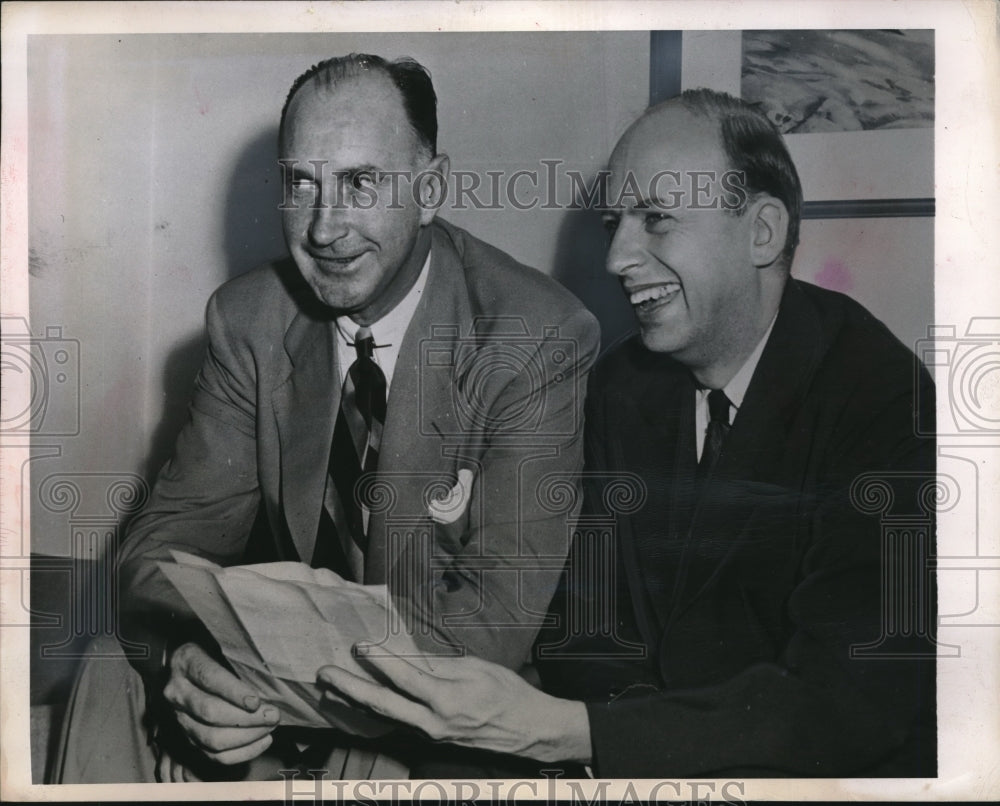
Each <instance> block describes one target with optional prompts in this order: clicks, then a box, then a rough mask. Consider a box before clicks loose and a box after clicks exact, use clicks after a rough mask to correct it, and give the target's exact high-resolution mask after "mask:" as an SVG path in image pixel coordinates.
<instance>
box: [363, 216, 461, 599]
mask: <svg viewBox="0 0 1000 806" xmlns="http://www.w3.org/2000/svg"><path fill="white" fill-rule="evenodd" d="M463 277H464V273H463V271H462V266H461V263H460V261H459V258H458V255H457V254H456V252H455V249H454V247H453V246H452V245H451V244H450V242H449V241H448V239H447V237H446V236H445V235H444V233H443V231H442V230H441V228H439V227H434V228H433V229H432V245H431V265H430V268H429V270H428V276H427V283H426V285H425V286H424V292H423V294H422V295H421V299H420V303H419V304H418V306H417V309H416V311H414V313H413V318H412V319H411V320H410V324H409V326H408V327H407V329H406V334H405V336H404V337H403V342H402V344H401V345H400V349H399V356H398V358H397V359H396V367H395V370H394V371H393V377H392V387H391V388H390V390H389V401H388V408H387V416H386V424H385V431H384V432H383V435H382V445H381V449H380V451H379V466H378V476H379V477H380V478H382V479H383V480H385V481H386V482H387V483H388V484H390V485H391V486H392V489H393V492H394V494H395V504H394V505H393V507H392V510H391V511H390V512H386V511H385V510H379V511H375V512H373V513H372V516H371V522H370V524H369V529H368V532H369V536H370V539H369V544H368V552H367V554H366V556H365V582H366V583H367V584H381V583H383V582H385V581H386V573H387V571H388V569H390V568H391V567H392V566H393V565H394V564H395V562H396V561H397V560H398V559H399V555H398V553H396V552H394V553H393V554H392V556H390V555H389V553H388V551H389V550H388V547H387V546H386V537H387V534H388V533H387V530H386V516H387V515H393V514H394V515H396V516H403V517H407V518H424V517H426V516H427V512H426V505H425V502H424V500H423V498H424V496H423V491H424V489H425V488H426V486H427V484H428V482H429V481H431V480H432V479H431V478H429V474H430V476H433V477H436V478H439V479H444V478H445V477H446V476H447V475H448V473H449V472H450V471H451V470H453V468H452V467H451V464H452V463H453V461H454V460H452V459H449V458H447V457H445V456H444V454H443V452H442V450H441V447H442V444H443V441H444V440H443V435H444V434H453V433H455V431H456V425H455V423H454V422H453V419H454V402H453V400H452V396H453V379H454V369H455V368H454V366H451V367H450V368H449V367H442V366H435V367H432V368H430V369H429V370H428V369H427V368H425V367H423V365H422V362H423V361H424V358H423V356H424V355H425V354H428V350H431V351H433V352H434V353H436V354H438V355H441V354H444V353H445V352H448V351H452V354H454V347H455V344H456V342H457V341H458V340H459V339H461V338H462V337H467V336H468V335H469V332H470V329H471V324H472V312H471V306H470V303H469V298H468V292H467V290H466V288H465V283H464V282H463V280H462V278H463ZM396 548H397V550H398V549H399V548H401V547H399V546H397V547H396Z"/></svg>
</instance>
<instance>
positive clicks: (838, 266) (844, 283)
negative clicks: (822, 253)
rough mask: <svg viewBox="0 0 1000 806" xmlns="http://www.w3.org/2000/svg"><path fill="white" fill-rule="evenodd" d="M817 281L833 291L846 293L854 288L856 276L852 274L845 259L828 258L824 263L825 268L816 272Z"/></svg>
mask: <svg viewBox="0 0 1000 806" xmlns="http://www.w3.org/2000/svg"><path fill="white" fill-rule="evenodd" d="M816 283H817V285H821V286H823V288H829V289H830V290H831V291H840V292H841V293H843V294H846V293H847V292H849V291H850V290H851V289H852V288H854V277H853V276H851V269H850V267H849V266H848V265H847V264H846V263H844V261H842V260H839V259H837V258H828V259H827V260H826V261H825V262H824V263H823V268H822V269H820V270H819V272H817V274H816Z"/></svg>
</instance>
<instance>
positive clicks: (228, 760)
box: [205, 734, 273, 765]
mask: <svg viewBox="0 0 1000 806" xmlns="http://www.w3.org/2000/svg"><path fill="white" fill-rule="evenodd" d="M272 741H273V737H272V736H271V734H268V735H267V736H262V737H261V738H260V739H258V740H257V741H255V742H252V743H251V744H248V745H246V747H239V748H236V749H233V750H225V751H223V752H221V753H206V754H205V755H207V756H208V757H209V758H210V759H212V760H213V761H217V762H218V763H219V764H227V765H231V764H242V763H243V762H244V761H251V760H253V759H255V758H257V756H259V755H260V754H261V753H263V752H264V751H265V750H267V748H268V747H270V746H271V742H272Z"/></svg>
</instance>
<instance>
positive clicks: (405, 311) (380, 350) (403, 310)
mask: <svg viewBox="0 0 1000 806" xmlns="http://www.w3.org/2000/svg"><path fill="white" fill-rule="evenodd" d="M430 265H431V253H430V252H428V253H427V257H426V258H425V260H424V265H423V268H421V269H420V276H419V277H417V281H416V282H415V283H414V284H413V287H412V288H411V289H410V290H409V291H408V292H407V293H406V296H405V297H403V299H401V300H400V301H399V304H398V305H396V307H395V308H393V309H392V310H391V311H389V312H388V313H387V314H386V315H385V316H383V317H382V318H381V319H379V320H378V321H377V322H373V323H372V324H371V325H369V326H368V327H369V329H370V330H371V332H372V337H373V338H374V339H375V363H377V364H378V365H379V367H380V368H381V369H382V373H383V374H384V375H385V384H386V391H388V389H389V387H390V386H391V385H392V375H393V371H394V370H395V368H396V359H397V358H398V357H399V348H400V346H401V345H402V343H403V336H405V335H406V329H407V328H408V327H409V326H410V320H411V319H413V314H414V313H415V312H416V310H417V305H419V304H420V298H421V296H422V295H423V292H424V286H425V285H426V284H427V274H428V272H429V268H430ZM359 327H360V325H358V324H357V323H356V322H355V321H354V320H353V319H351V318H350V317H349V316H338V317H337V353H338V355H339V356H340V361H339V363H340V382H341V383H343V382H344V378H345V377H346V376H347V369H348V367H350V366H351V364H352V363H353V362H354V357H355V350H354V336H355V334H356V333H357V332H358V328H359Z"/></svg>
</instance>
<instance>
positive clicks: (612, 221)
mask: <svg viewBox="0 0 1000 806" xmlns="http://www.w3.org/2000/svg"><path fill="white" fill-rule="evenodd" d="M618 222H619V219H618V218H616V217H612V216H608V217H607V218H605V219H604V220H603V223H604V231H605V232H607V233H608V235H614V234H615V233H616V232H617V231H618Z"/></svg>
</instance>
